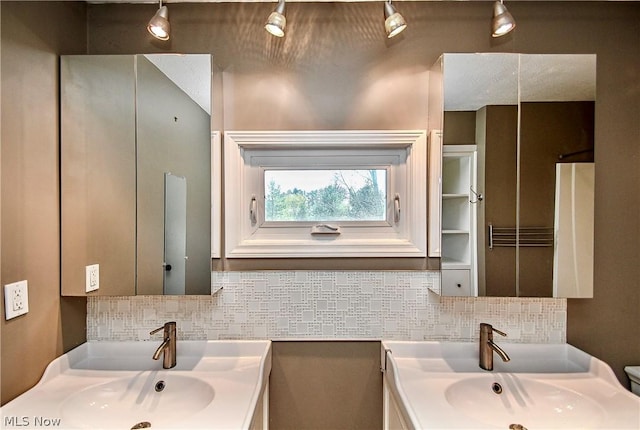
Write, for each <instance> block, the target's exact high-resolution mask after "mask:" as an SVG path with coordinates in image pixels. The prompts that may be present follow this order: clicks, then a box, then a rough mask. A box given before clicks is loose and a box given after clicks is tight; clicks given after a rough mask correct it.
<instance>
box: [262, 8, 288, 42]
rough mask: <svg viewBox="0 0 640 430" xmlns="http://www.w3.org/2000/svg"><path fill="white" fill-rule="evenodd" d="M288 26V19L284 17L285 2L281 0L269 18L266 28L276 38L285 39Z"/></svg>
mask: <svg viewBox="0 0 640 430" xmlns="http://www.w3.org/2000/svg"><path fill="white" fill-rule="evenodd" d="M286 26H287V18H285V16H284V0H280V1H279V2H278V6H276V9H275V10H274V11H273V12H271V15H269V18H267V24H266V25H265V26H264V28H265V29H266V30H267V31H268V32H269V33H271V34H273V35H274V36H276V37H283V36H284V28H285V27H286Z"/></svg>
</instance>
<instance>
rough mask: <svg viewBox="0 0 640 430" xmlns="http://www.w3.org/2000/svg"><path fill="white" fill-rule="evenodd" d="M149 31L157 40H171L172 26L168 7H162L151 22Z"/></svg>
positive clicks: (148, 27)
mask: <svg viewBox="0 0 640 430" xmlns="http://www.w3.org/2000/svg"><path fill="white" fill-rule="evenodd" d="M147 30H149V33H151V34H152V35H153V37H155V38H156V39H160V40H169V35H170V34H171V24H169V9H167V7H166V6H160V8H159V9H158V11H157V12H156V14H155V15H153V18H151V19H150V20H149V24H147Z"/></svg>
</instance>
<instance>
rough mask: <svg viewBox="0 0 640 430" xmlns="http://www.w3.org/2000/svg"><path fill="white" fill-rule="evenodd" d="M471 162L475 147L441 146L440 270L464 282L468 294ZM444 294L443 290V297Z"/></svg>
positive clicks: (472, 239)
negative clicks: (460, 278)
mask: <svg viewBox="0 0 640 430" xmlns="http://www.w3.org/2000/svg"><path fill="white" fill-rule="evenodd" d="M475 163H476V151H475V146H468V145H465V146H460V145H450V146H444V147H443V153H442V202H441V204H442V219H441V224H442V235H441V240H442V257H441V268H442V270H445V271H448V272H447V273H449V274H451V276H449V277H453V278H456V276H458V277H463V278H464V279H466V280H467V281H465V284H466V287H465V289H464V291H468V292H469V294H471V292H474V293H473V294H475V291H476V286H475V279H476V276H475V262H476V249H475V247H476V219H475V217H476V206H475V205H474V204H473V203H471V190H472V189H474V188H475V187H476V178H475V175H476V171H475ZM453 271H459V272H453ZM454 273H456V274H454ZM463 275H464V276H463ZM453 278H452V279H453ZM456 279H457V278H456ZM457 283H458V284H460V282H458V281H457ZM446 291H447V289H446V288H443V294H445V295H446V294H447V292H446ZM455 291H456V294H453V295H460V294H459V291H458V289H455Z"/></svg>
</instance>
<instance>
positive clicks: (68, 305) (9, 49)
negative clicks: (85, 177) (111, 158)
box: [0, 2, 86, 404]
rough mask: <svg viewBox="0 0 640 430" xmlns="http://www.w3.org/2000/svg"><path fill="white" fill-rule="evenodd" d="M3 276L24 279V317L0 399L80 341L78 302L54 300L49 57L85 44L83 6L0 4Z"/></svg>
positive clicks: (17, 325) (8, 334)
mask: <svg viewBox="0 0 640 430" xmlns="http://www.w3.org/2000/svg"><path fill="white" fill-rule="evenodd" d="M0 7H1V14H2V18H1V19H2V23H1V24H2V30H1V31H2V46H1V51H2V52H1V55H2V71H1V72H2V77H1V79H2V80H1V82H2V106H1V108H2V167H1V172H2V182H1V183H2V223H1V230H0V232H1V235H2V254H1V255H2V262H1V265H2V269H1V270H2V273H1V276H0V278H1V280H0V284H2V285H4V284H7V283H10V282H15V281H20V280H23V279H26V280H27V281H28V283H29V313H28V314H27V315H24V316H20V317H17V318H15V319H12V320H9V321H5V319H4V301H3V303H2V306H1V308H2V311H0V313H1V314H0V319H1V322H0V328H1V330H2V369H1V371H2V392H1V403H3V404H4V403H6V402H7V401H9V400H11V399H12V398H14V397H15V396H17V395H19V394H20V393H22V392H24V391H25V390H27V389H28V388H30V387H31V386H33V385H34V384H35V383H36V382H37V381H38V379H40V376H41V375H42V372H43V371H44V369H45V367H46V365H47V364H48V363H49V362H50V361H51V360H53V359H54V358H56V357H57V356H59V355H60V354H62V353H63V352H64V351H66V350H68V349H70V348H72V347H74V346H76V345H78V344H80V343H82V342H84V340H85V339H86V333H85V332H86V328H85V325H86V323H85V320H86V300H84V299H75V298H69V299H60V252H59V248H60V240H59V229H60V227H59V220H60V218H59V204H58V199H59V182H58V115H59V114H58V54H60V53H80V52H83V51H84V48H85V31H84V23H85V7H84V5H82V4H68V3H67V4H64V5H63V4H54V3H40V4H38V3H11V2H1V3H0Z"/></svg>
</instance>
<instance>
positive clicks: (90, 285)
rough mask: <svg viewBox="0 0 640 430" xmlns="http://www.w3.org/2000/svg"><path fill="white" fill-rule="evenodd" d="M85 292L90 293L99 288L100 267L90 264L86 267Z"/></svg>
mask: <svg viewBox="0 0 640 430" xmlns="http://www.w3.org/2000/svg"><path fill="white" fill-rule="evenodd" d="M85 274H86V281H85V282H86V283H85V291H86V292H87V293H88V292H91V291H95V290H97V289H98V288H100V265H99V264H91V265H89V266H87V267H86V270H85Z"/></svg>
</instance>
